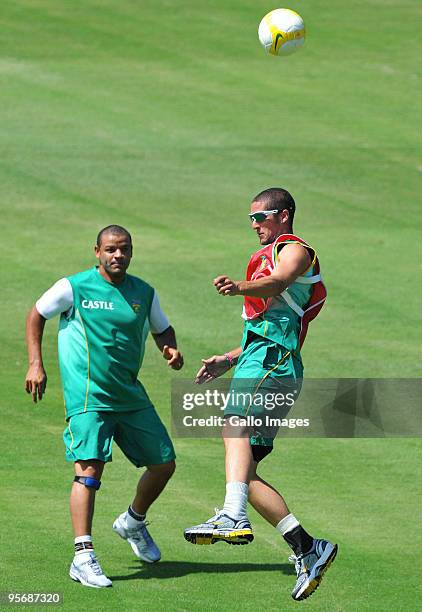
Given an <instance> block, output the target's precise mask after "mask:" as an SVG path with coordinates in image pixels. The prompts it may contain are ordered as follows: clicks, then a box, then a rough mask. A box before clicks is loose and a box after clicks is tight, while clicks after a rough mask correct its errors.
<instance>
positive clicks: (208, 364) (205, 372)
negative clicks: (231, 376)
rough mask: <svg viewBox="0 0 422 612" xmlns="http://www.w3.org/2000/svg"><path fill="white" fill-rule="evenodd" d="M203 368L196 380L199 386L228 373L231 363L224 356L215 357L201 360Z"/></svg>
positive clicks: (200, 369)
mask: <svg viewBox="0 0 422 612" xmlns="http://www.w3.org/2000/svg"><path fill="white" fill-rule="evenodd" d="M201 361H202V366H201V367H200V368H199V370H198V373H197V375H196V378H195V382H196V384H197V385H202V383H205V382H209V381H210V380H214V378H218V377H219V376H221V375H222V374H225V373H226V372H228V371H229V370H230V368H231V364H230V361H229V360H228V359H227V357H225V356H224V355H213V356H212V357H209V358H208V359H201Z"/></svg>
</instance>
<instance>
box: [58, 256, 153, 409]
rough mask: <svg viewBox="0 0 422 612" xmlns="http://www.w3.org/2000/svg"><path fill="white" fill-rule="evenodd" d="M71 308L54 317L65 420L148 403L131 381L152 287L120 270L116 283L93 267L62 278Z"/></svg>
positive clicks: (136, 369)
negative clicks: (121, 274)
mask: <svg viewBox="0 0 422 612" xmlns="http://www.w3.org/2000/svg"><path fill="white" fill-rule="evenodd" d="M68 280H69V282H70V284H71V285H72V290H73V300H74V301H73V308H72V309H71V311H70V312H68V313H63V314H62V315H61V317H60V326H59V336H58V347H59V365H60V372H61V377H62V382H63V390H64V400H65V407H66V418H69V417H71V416H73V415H75V414H79V413H81V412H86V411H97V410H107V411H129V410H139V409H141V408H145V407H147V406H150V405H151V402H150V400H149V398H148V395H147V393H146V391H145V389H144V387H143V385H142V384H141V383H140V382H139V381H138V380H137V376H138V372H139V369H140V367H141V365H142V360H143V357H144V352H145V341H146V337H147V335H148V331H149V314H150V310H151V304H152V300H153V297H154V289H153V288H152V287H151V286H150V285H148V284H147V283H146V282H144V281H143V280H141V279H140V278H137V277H135V276H131V275H129V274H126V276H125V279H124V281H123V282H122V283H121V284H119V285H114V284H112V283H109V282H107V281H106V280H105V279H104V278H103V277H102V276H101V274H100V273H99V271H98V269H97V268H91V269H90V270H86V271H85V272H80V273H79V274H75V275H74V276H70V277H68Z"/></svg>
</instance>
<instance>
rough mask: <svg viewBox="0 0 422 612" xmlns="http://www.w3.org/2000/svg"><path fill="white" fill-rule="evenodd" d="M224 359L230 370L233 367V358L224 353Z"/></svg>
mask: <svg viewBox="0 0 422 612" xmlns="http://www.w3.org/2000/svg"><path fill="white" fill-rule="evenodd" d="M224 357H225V358H226V359H227V361H228V362H229V364H230V367H231V368H232V367H233V365H234V359H233V357H232V356H231V355H230V353H224Z"/></svg>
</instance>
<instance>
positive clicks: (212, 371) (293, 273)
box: [185, 188, 337, 601]
mask: <svg viewBox="0 0 422 612" xmlns="http://www.w3.org/2000/svg"><path fill="white" fill-rule="evenodd" d="M295 208H296V207H295V202H294V199H293V198H292V196H291V195H290V193H289V192H288V191H286V190H285V189H282V188H270V189H266V190H265V191H263V192H261V193H259V194H258V195H257V196H256V197H255V198H254V199H253V201H252V204H251V212H250V214H249V217H250V220H251V223H252V229H253V230H254V231H255V232H256V234H257V236H258V239H259V242H260V244H261V245H262V248H260V249H259V251H257V252H256V253H254V254H253V255H252V257H251V259H250V261H249V264H248V267H247V274H246V280H244V281H234V280H232V279H231V278H230V277H228V276H226V275H221V276H218V277H217V278H216V279H215V280H214V285H215V287H216V289H217V291H218V293H219V294H220V295H223V296H244V309H243V315H242V316H243V318H244V319H245V328H244V334H243V338H242V343H241V346H240V347H238V348H236V349H233V350H230V351H228V352H226V353H225V354H224V355H214V356H213V357H210V358H209V359H204V360H203V361H202V367H201V368H200V370H199V371H198V373H197V377H196V382H197V383H204V382H208V381H211V380H213V379H215V378H217V377H218V376H221V375H222V374H224V373H225V372H227V371H228V370H229V369H230V368H231V367H232V366H233V365H235V364H236V370H235V373H234V375H233V379H232V384H231V390H235V391H236V390H237V391H239V390H244V383H245V381H249V383H248V384H250V386H251V388H253V389H254V393H255V395H254V394H252V396H253V398H254V399H253V400H252V403H249V404H244V405H240V406H239V405H238V404H236V405H234V404H232V405H230V404H229V405H228V406H227V408H226V409H225V411H224V415H225V417H226V419H225V425H224V428H223V438H224V444H225V450H226V482H227V484H226V497H225V501H224V506H223V509H222V510H220V511H218V512H217V513H216V515H215V516H213V517H212V518H210V519H209V520H208V521H206V522H205V523H202V524H199V525H195V526H194V527H191V528H188V529H186V530H185V538H186V540H188V541H189V542H191V543H193V544H213V543H215V542H218V541H224V542H227V543H229V544H248V543H249V542H251V541H252V540H253V533H252V528H251V524H250V522H249V520H248V517H247V514H246V505H247V502H248V501H249V503H250V504H251V505H252V506H253V507H254V508H255V510H256V511H257V512H258V513H259V514H261V516H263V517H264V519H266V520H267V521H268V522H269V523H270V524H271V525H273V526H274V527H275V528H276V529H277V531H278V532H279V533H280V534H281V535H282V536H283V538H284V540H285V541H286V542H287V544H288V545H289V546H290V547H291V548H292V550H293V553H294V554H293V555H292V556H291V557H290V559H291V560H293V561H295V566H296V572H297V581H296V585H295V587H294V589H293V591H292V597H293V599H295V600H296V601H299V600H302V599H306V598H307V597H309V595H311V594H312V593H313V592H314V591H315V589H316V588H317V587H318V585H319V583H320V581H321V579H322V576H323V574H324V572H325V570H326V569H327V568H328V566H329V565H330V563H331V562H332V561H333V560H334V558H335V556H336V553H337V545H334V544H332V543H331V542H329V541H328V540H322V539H316V538H313V537H312V536H311V535H310V534H309V533H308V532H307V531H305V529H304V528H303V527H302V525H301V524H300V523H299V521H298V520H297V519H296V517H295V516H294V515H293V514H291V513H290V511H289V509H288V507H287V505H286V502H285V501H284V499H283V497H282V495H281V494H280V493H278V492H277V491H276V490H275V488H274V487H272V486H271V485H270V484H268V483H267V482H265V481H264V480H263V479H262V478H260V476H258V474H257V467H258V464H259V462H260V461H261V460H262V459H264V457H266V456H267V455H268V454H269V453H270V452H271V451H272V449H273V437H274V435H275V433H276V432H274V430H270V431H269V430H268V429H266V428H265V427H264V428H262V430H260V428H259V427H258V428H255V427H254V428H252V427H251V426H250V423H249V422H248V419H246V418H245V417H249V416H253V417H257V416H261V415H262V411H263V408H262V406H261V405H258V402H257V401H256V399H255V398H256V397H257V391H258V389H259V391H260V392H262V393H264V397H265V393H268V392H271V391H273V390H274V389H276V390H277V389H278V390H280V389H284V390H286V389H287V390H289V389H290V390H295V391H296V392H299V391H300V383H301V379H302V377H303V365H302V360H301V356H300V347H301V345H302V343H303V340H304V338H305V335H306V331H307V325H308V323H309V321H310V320H311V319H312V318H314V316H316V314H317V313H318V312H319V310H320V309H321V307H322V305H323V303H324V300H325V296H326V291H325V287H324V285H323V283H322V280H321V275H320V272H319V263H318V259H317V257H316V253H315V251H314V250H313V249H312V248H311V247H310V246H309V245H308V244H307V243H306V242H305V241H303V240H302V239H300V238H298V237H297V236H295V235H294V234H293V218H294V214H295ZM232 416H236V417H239V418H238V420H237V422H235V424H232V419H231V418H230V417H232Z"/></svg>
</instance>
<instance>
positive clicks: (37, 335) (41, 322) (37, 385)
mask: <svg viewBox="0 0 422 612" xmlns="http://www.w3.org/2000/svg"><path fill="white" fill-rule="evenodd" d="M45 321H46V320H45V319H44V317H42V316H41V315H40V314H39V312H38V310H37V309H36V308H35V306H33V308H32V309H31V310H30V312H29V314H28V316H27V318H26V344H27V348H28V362H29V368H28V372H27V374H26V378H25V389H26V392H27V393H31V394H32V400H33V401H34V402H35V403H36V402H37V400H41V399H42V397H43V394H44V393H45V388H46V386H47V375H46V372H45V370H44V365H43V360H42V351H41V344H42V337H43V333H44V326H45Z"/></svg>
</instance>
